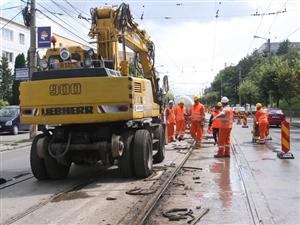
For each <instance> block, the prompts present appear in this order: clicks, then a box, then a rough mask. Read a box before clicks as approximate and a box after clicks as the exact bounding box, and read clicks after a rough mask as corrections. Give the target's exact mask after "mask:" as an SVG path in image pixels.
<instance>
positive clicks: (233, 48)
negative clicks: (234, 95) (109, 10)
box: [0, 0, 300, 94]
mask: <svg viewBox="0 0 300 225" xmlns="http://www.w3.org/2000/svg"><path fill="white" fill-rule="evenodd" d="M68 2H69V3H71V4H72V5H73V6H75V9H73V8H71V6H70V5H69V4H68ZM121 2H122V1H99V0H97V1H96V0H95V1H94V0H92V1H90V0H87V1H82V0H81V1H77V0H53V1H51V0H37V8H38V9H39V10H41V11H42V12H43V13H45V14H46V15H48V16H49V17H51V18H53V19H55V20H56V21H58V22H59V23H60V24H62V25H64V26H65V27H66V28H68V29H70V30H71V31H72V32H73V33H75V34H77V35H78V36H80V37H82V38H83V39H85V40H89V39H88V37H87V33H88V29H89V24H88V23H87V22H86V21H85V20H84V19H81V20H79V19H75V18H76V17H77V16H78V14H79V12H82V15H83V16H86V17H88V15H89V10H90V8H94V7H100V6H104V5H115V4H119V3H121ZM125 2H127V3H129V4H130V9H131V11H132V14H133V17H134V18H135V20H136V21H137V22H138V23H139V24H140V26H141V27H142V28H144V29H146V31H147V32H148V33H149V35H150V36H151V39H152V40H153V41H154V43H155V46H156V67H157V70H158V71H160V72H161V75H164V74H167V75H168V76H169V79H170V83H171V87H172V89H173V90H174V92H175V94H196V93H197V94H199V92H200V91H201V90H202V88H204V87H205V86H208V85H209V83H210V82H211V81H212V80H213V78H214V76H215V75H216V74H217V73H218V71H219V70H220V69H222V68H224V65H225V63H226V64H227V65H230V64H236V63H238V61H239V60H240V59H241V58H243V57H244V56H246V55H247V54H251V52H252V51H253V50H254V49H255V48H259V47H260V46H261V45H262V44H263V43H264V42H265V40H263V39H254V38H253V35H258V36H261V37H263V38H266V39H267V38H271V42H280V41H283V40H284V39H286V38H288V39H289V40H290V41H294V42H300V28H299V27H300V22H299V21H300V1H299V0H227V1H225V0H219V1H215V0H194V1H189V0H184V1H173V0H169V1H162V0H161V1H158V0H157V1H155V0H152V1H151V0H149V1H146V0H144V1H142V0H136V1H134V0H131V1H125ZM19 5H22V6H24V3H22V2H21V1H8V0H0V8H1V9H2V10H1V16H4V17H8V18H11V17H13V16H14V15H15V14H17V13H18V12H19V11H20V8H15V9H6V8H9V7H12V6H19ZM43 7H44V8H43ZM47 10H49V11H51V12H55V13H60V14H63V15H57V17H59V18H60V19H61V20H59V19H58V18H56V17H55V16H54V15H53V14H51V13H49V11H47ZM278 12H280V13H278ZM253 14H257V15H258V16H253ZM269 14H271V15H269ZM141 18H142V19H141ZM17 19H18V20H21V19H22V18H21V17H18V18H17ZM37 20H38V21H37V22H38V25H39V26H43V25H51V26H52V32H56V33H59V34H62V35H66V36H68V37H71V38H74V39H77V40H78V37H75V36H74V34H72V33H70V32H66V31H65V30H64V29H63V28H61V27H59V26H57V25H56V24H54V23H53V22H51V21H49V20H48V19H47V18H46V17H45V16H44V15H42V14H41V13H38V18H37ZM62 20H63V21H66V23H63V22H62ZM79 41H80V39H79ZM81 41H82V40H81Z"/></svg>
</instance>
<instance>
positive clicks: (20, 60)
mask: <svg viewBox="0 0 300 225" xmlns="http://www.w3.org/2000/svg"><path fill="white" fill-rule="evenodd" d="M25 66H26V60H25V56H24V54H23V53H22V54H19V55H17V57H16V59H15V69H16V68H24V67H25ZM19 86H20V81H19V80H14V81H13V85H12V98H11V101H10V104H12V105H19V104H20V100H19V95H20V92H19Z"/></svg>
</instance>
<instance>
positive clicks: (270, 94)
mask: <svg viewBox="0 0 300 225" xmlns="http://www.w3.org/2000/svg"><path fill="white" fill-rule="evenodd" d="M267 44H268V60H269V64H270V65H271V64H272V53H271V40H270V38H268V40H267ZM272 100H273V98H272V93H271V91H269V103H270V107H271V108H273V101H272Z"/></svg>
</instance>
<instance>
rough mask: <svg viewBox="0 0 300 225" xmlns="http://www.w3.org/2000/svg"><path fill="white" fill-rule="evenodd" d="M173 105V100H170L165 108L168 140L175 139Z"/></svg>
mask: <svg viewBox="0 0 300 225" xmlns="http://www.w3.org/2000/svg"><path fill="white" fill-rule="evenodd" d="M173 106H174V101H173V100H170V101H169V105H168V108H167V109H166V124H167V134H168V142H172V141H175V139H174V126H175V112H174V108H173Z"/></svg>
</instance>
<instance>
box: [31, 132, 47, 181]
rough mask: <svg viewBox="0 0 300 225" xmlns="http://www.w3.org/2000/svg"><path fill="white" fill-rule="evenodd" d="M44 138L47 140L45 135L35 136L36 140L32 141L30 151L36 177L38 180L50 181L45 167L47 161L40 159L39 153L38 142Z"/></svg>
mask: <svg viewBox="0 0 300 225" xmlns="http://www.w3.org/2000/svg"><path fill="white" fill-rule="evenodd" d="M42 138H45V135H44V134H39V135H37V136H35V138H34V139H33V141H32V145H31V150H30V166H31V171H32V173H33V175H34V176H35V178H37V179H38V180H46V179H48V174H47V170H46V167H45V161H44V159H42V158H40V157H39V156H38V153H37V148H38V146H37V142H38V141H39V140H40V139H42Z"/></svg>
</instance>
